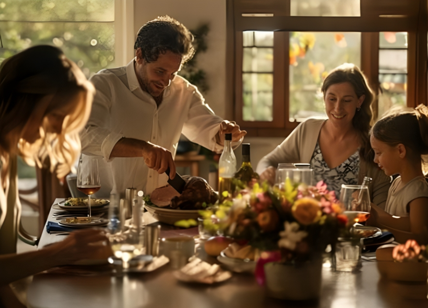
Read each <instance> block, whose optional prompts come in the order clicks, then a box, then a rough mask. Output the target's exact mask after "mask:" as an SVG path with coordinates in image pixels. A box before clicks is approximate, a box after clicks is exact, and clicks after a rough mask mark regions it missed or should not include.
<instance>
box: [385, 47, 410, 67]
mask: <svg viewBox="0 0 428 308" xmlns="http://www.w3.org/2000/svg"><path fill="white" fill-rule="evenodd" d="M379 73H407V50H402V49H399V50H388V49H383V50H382V49H381V50H379Z"/></svg>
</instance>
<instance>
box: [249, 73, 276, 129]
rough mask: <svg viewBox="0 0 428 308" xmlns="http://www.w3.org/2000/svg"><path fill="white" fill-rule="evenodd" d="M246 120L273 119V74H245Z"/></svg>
mask: <svg viewBox="0 0 428 308" xmlns="http://www.w3.org/2000/svg"><path fill="white" fill-rule="evenodd" d="M242 82H243V93H242V99H243V105H244V107H243V119H244V121H272V119H273V112H272V102H273V93H272V90H273V75H272V74H243V75H242Z"/></svg>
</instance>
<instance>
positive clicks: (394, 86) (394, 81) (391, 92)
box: [378, 74, 407, 117]
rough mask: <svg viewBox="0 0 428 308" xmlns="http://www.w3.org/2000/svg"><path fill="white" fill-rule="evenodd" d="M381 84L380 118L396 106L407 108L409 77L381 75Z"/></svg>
mask: <svg viewBox="0 0 428 308" xmlns="http://www.w3.org/2000/svg"><path fill="white" fill-rule="evenodd" d="M379 82H380V88H381V91H380V93H379V109H378V114H379V117H381V116H382V115H383V114H384V113H385V112H386V111H388V110H389V109H390V108H391V107H393V106H394V105H401V106H406V90H407V75H404V74H395V75H391V74H380V75H379Z"/></svg>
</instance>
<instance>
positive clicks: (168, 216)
mask: <svg viewBox="0 0 428 308" xmlns="http://www.w3.org/2000/svg"><path fill="white" fill-rule="evenodd" d="M145 208H146V209H147V211H148V212H149V213H150V214H152V215H153V217H154V218H156V219H157V220H159V221H160V222H163V223H166V224H168V225H174V223H176V222H177V221H179V220H183V219H194V220H197V219H198V217H199V216H200V215H199V210H173V209H164V208H161V207H156V206H151V205H146V206H145Z"/></svg>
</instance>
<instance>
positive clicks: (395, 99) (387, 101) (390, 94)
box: [378, 32, 407, 117]
mask: <svg viewBox="0 0 428 308" xmlns="http://www.w3.org/2000/svg"><path fill="white" fill-rule="evenodd" d="M379 84H380V91H379V104H378V115H379V117H381V116H382V115H383V114H384V113H385V112H386V111H387V110H389V109H390V108H391V107H393V106H394V105H401V106H406V93H407V32H380V33H379Z"/></svg>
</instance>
